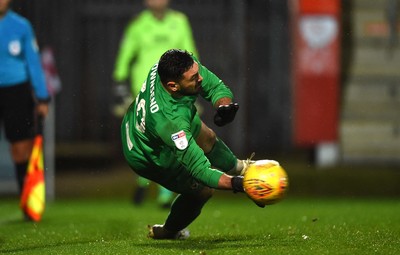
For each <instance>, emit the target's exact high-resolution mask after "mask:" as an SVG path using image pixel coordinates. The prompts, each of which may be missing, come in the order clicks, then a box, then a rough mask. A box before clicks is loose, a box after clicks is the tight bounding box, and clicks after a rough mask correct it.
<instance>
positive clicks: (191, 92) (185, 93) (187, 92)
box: [179, 82, 201, 96]
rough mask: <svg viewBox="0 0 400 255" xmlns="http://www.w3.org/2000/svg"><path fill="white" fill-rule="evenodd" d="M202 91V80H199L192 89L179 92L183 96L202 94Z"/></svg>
mask: <svg viewBox="0 0 400 255" xmlns="http://www.w3.org/2000/svg"><path fill="white" fill-rule="evenodd" d="M200 91H201V82H197V83H196V86H194V87H193V88H190V89H183V90H180V91H179V94H181V95H182V96H196V95H198V94H200Z"/></svg>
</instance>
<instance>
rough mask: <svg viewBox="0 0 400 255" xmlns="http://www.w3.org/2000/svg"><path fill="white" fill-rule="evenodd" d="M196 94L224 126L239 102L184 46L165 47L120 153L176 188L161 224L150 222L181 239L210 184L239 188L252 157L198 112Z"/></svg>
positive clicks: (154, 231) (126, 122)
mask: <svg viewBox="0 0 400 255" xmlns="http://www.w3.org/2000/svg"><path fill="white" fill-rule="evenodd" d="M199 95H201V96H202V97H203V98H204V99H206V100H207V101H209V102H211V103H212V106H213V107H214V108H215V110H216V113H215V117H214V122H215V124H216V125H217V126H224V125H226V124H228V123H230V122H232V121H233V120H234V118H235V115H236V112H237V111H238V109H239V105H238V104H237V103H234V101H233V94H232V91H231V90H230V89H229V88H228V87H227V86H226V85H225V84H224V83H223V82H222V80H221V79H219V78H218V77H217V76H216V75H215V74H214V73H212V72H211V71H209V70H208V69H207V68H206V67H205V66H203V65H202V64H201V63H200V62H199V61H198V60H197V59H196V58H195V57H194V56H193V55H192V54H190V53H188V52H187V51H183V50H178V49H171V50H168V51H167V52H165V53H164V54H163V55H162V56H161V58H160V60H159V62H158V63H156V64H155V65H154V66H153V67H152V68H151V69H150V71H149V73H148V76H147V80H146V81H145V83H144V84H143V86H142V88H141V91H140V93H139V94H138V96H137V97H136V99H135V101H134V102H133V103H132V105H131V106H130V107H129V109H128V111H127V113H126V114H125V116H124V119H123V121H122V125H121V138H122V146H123V152H124V156H125V158H126V160H127V162H128V164H129V166H130V167H131V168H132V169H133V170H134V171H135V172H136V173H137V174H138V175H140V176H143V177H145V178H147V179H150V180H152V181H155V182H157V183H159V184H160V185H162V186H164V187H166V188H167V189H169V190H171V191H174V192H176V193H177V194H178V196H177V197H176V199H175V200H174V202H173V204H172V206H171V211H170V213H169V215H168V217H167V219H166V221H165V222H164V224H160V225H158V224H156V225H153V226H149V237H151V238H154V239H185V238H187V237H188V236H189V232H188V230H187V229H186V228H187V227H188V226H189V224H190V223H192V222H193V221H194V220H195V219H196V218H197V217H198V216H199V215H200V212H201V209H202V207H203V206H204V205H205V203H206V202H207V201H208V200H209V199H210V198H211V197H212V194H213V191H214V189H220V190H233V192H244V189H243V174H244V173H245V171H246V169H247V167H248V166H249V164H251V163H252V162H253V161H249V160H239V159H237V157H236V156H235V155H234V154H233V153H232V151H231V150H230V149H229V148H228V147H227V146H226V144H225V143H224V142H223V141H222V140H221V139H220V138H218V137H217V135H216V134H215V132H214V131H213V130H212V129H210V128H209V127H208V126H207V125H206V124H205V123H204V122H202V120H201V119H200V117H199V115H198V114H197V111H196V107H195V106H194V103H195V101H196V99H197V97H198V96H199Z"/></svg>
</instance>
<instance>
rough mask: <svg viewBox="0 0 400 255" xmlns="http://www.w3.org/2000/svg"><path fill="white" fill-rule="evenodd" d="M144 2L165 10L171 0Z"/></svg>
mask: <svg viewBox="0 0 400 255" xmlns="http://www.w3.org/2000/svg"><path fill="white" fill-rule="evenodd" d="M0 1H1V0H0ZM144 4H145V5H146V7H147V8H149V9H151V10H155V11H163V10H165V9H167V8H168V5H169V0H145V1H144Z"/></svg>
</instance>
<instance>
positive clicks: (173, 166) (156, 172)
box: [121, 114, 205, 194]
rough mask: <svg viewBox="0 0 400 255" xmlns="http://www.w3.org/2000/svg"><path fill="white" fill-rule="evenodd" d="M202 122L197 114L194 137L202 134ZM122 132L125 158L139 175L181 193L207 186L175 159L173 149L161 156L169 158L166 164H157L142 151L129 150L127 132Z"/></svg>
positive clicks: (194, 123) (193, 129)
mask: <svg viewBox="0 0 400 255" xmlns="http://www.w3.org/2000/svg"><path fill="white" fill-rule="evenodd" d="M123 123H124V122H123ZM201 123H202V122H201V119H200V117H199V115H198V114H196V115H195V116H194V118H193V121H192V123H191V133H192V136H193V137H194V138H197V136H198V135H199V134H200V130H201ZM121 133H122V144H123V151H124V155H125V158H126V160H127V162H128V164H129V166H130V167H131V168H132V170H133V171H135V172H136V173H137V174H138V175H140V176H142V177H144V178H146V179H149V180H152V181H154V182H156V183H158V184H160V185H162V186H164V187H165V188H167V189H169V190H171V191H173V192H176V193H179V194H197V193H198V192H199V191H200V190H202V189H203V188H204V187H205V185H204V184H202V183H201V182H199V181H197V180H196V179H195V178H193V176H192V175H190V173H189V171H188V170H187V169H185V167H184V166H183V165H182V164H181V163H180V162H178V161H177V160H176V159H174V156H173V152H172V151H168V150H166V151H163V152H162V155H160V157H161V158H168V159H169V160H166V161H165V162H166V163H165V165H156V164H154V163H153V162H152V161H151V159H150V158H149V157H147V156H146V155H144V154H143V152H142V151H140V150H136V151H135V148H134V149H133V150H132V151H129V150H128V149H127V145H126V142H125V141H126V138H125V132H124V131H123V130H122V132H121Z"/></svg>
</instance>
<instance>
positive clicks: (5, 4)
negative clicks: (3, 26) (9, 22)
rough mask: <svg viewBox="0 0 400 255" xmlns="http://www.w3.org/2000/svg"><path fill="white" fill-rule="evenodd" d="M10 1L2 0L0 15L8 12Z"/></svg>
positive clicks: (0, 2)
mask: <svg viewBox="0 0 400 255" xmlns="http://www.w3.org/2000/svg"><path fill="white" fill-rule="evenodd" d="M10 2H11V0H0V17H1V16H3V15H4V14H5V13H6V12H7V10H8V6H9V5H10Z"/></svg>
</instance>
